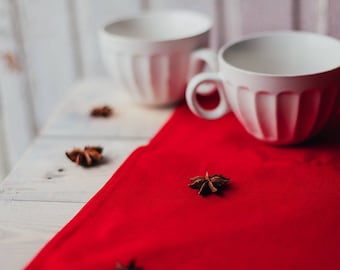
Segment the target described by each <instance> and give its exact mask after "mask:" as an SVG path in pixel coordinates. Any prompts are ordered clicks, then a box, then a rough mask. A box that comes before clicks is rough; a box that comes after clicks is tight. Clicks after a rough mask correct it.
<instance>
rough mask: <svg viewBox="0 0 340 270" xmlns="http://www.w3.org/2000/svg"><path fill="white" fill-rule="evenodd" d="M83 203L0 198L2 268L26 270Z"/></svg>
mask: <svg viewBox="0 0 340 270" xmlns="http://www.w3.org/2000/svg"><path fill="white" fill-rule="evenodd" d="M82 206H83V204H82V203H54V202H49V203H46V202H18V201H1V200H0V213H1V214H0V269H4V270H5V269H6V270H18V269H23V267H24V266H25V265H26V264H27V263H28V262H29V261H30V260H31V259H32V258H33V257H34V256H35V254H36V253H37V252H38V251H39V250H40V249H41V248H42V247H43V246H44V245H45V244H46V242H47V241H48V240H49V239H50V238H52V236H53V235H54V234H55V233H56V232H57V231H58V230H60V229H61V228H62V227H63V226H64V225H65V224H66V223H67V222H68V221H69V220H70V219H71V218H72V217H73V216H74V215H75V214H76V213H77V212H78V211H79V210H80V209H81V207H82Z"/></svg>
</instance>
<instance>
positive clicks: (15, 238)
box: [0, 79, 173, 270]
mask: <svg viewBox="0 0 340 270" xmlns="http://www.w3.org/2000/svg"><path fill="white" fill-rule="evenodd" d="M105 104H107V105H110V106H112V107H113V108H114V115H113V117H111V118H91V117H90V116H89V111H90V110H91V108H92V107H94V106H96V105H105ZM172 110H173V109H172V108H163V109H155V108H146V107H142V106H138V105H135V104H133V102H132V101H131V100H130V97H129V95H128V94H127V93H125V92H124V91H122V90H121V89H116V88H115V87H114V86H113V85H112V84H111V83H110V81H108V80H106V79H93V80H87V81H82V82H79V83H76V84H75V85H74V86H73V87H72V88H71V89H70V93H69V95H68V96H67V97H66V98H65V100H63V101H62V102H61V104H60V106H59V107H58V108H57V110H56V111H55V113H54V114H53V115H52V116H51V117H50V119H49V122H48V124H47V126H46V127H45V128H44V129H43V130H42V132H41V134H40V135H39V136H38V137H37V138H36V140H35V141H34V142H33V144H32V145H31V146H30V148H29V149H28V150H27V151H26V153H25V154H24V155H23V156H22V158H21V160H20V161H19V162H18V163H17V164H16V166H15V168H14V169H13V170H12V172H11V173H10V174H9V176H8V177H7V178H6V179H5V180H4V181H2V182H1V183H0V269H4V270H11V269H22V268H23V267H24V266H25V265H26V264H27V263H28V262H29V261H30V260H31V259H32V257H33V256H34V255H35V254H36V253H37V252H38V251H39V250H40V249H41V248H42V247H43V246H44V244H45V243H46V242H47V241H48V240H49V239H50V238H52V237H53V235H54V234H55V233H56V232H57V231H58V230H59V229H61V228H62V227H63V226H64V225H65V224H66V223H67V222H68V221H69V220H70V219H71V218H72V217H73V216H74V215H75V214H76V213H77V212H78V211H79V210H80V209H81V207H82V206H83V205H84V204H85V203H86V202H87V201H88V200H89V199H90V198H91V197H92V196H93V195H94V194H95V193H96V192H97V191H98V190H99V189H100V188H101V187H102V186H103V185H104V184H105V182H106V181H107V180H108V179H109V178H110V176H111V175H112V174H113V173H114V172H115V170H116V169H117V168H118V167H119V166H120V165H121V164H122V163H123V162H124V160H125V159H126V158H127V157H128V156H129V154H130V153H131V152H132V151H133V150H134V149H136V148H137V147H138V146H141V145H143V144H146V143H147V142H148V141H149V139H150V138H151V137H152V136H153V135H154V134H155V133H156V132H157V131H158V130H159V129H160V127H161V126H162V125H163V124H164V123H165V122H166V120H167V119H168V118H169V116H170V115H171V112H172ZM85 145H100V146H102V147H103V148H104V152H103V154H104V156H105V160H106V162H105V163H104V164H102V165H100V166H97V167H91V168H87V169H85V168H82V167H81V166H78V165H76V164H75V163H72V162H71V161H70V160H68V159H67V157H66V156H65V151H68V150H72V149H73V147H83V146H85Z"/></svg>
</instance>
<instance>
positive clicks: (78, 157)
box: [65, 146, 103, 167]
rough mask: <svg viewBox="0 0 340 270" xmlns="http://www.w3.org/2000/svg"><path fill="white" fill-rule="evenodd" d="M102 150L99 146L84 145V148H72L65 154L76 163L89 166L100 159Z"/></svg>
mask: <svg viewBox="0 0 340 270" xmlns="http://www.w3.org/2000/svg"><path fill="white" fill-rule="evenodd" d="M102 152H103V148H102V147H100V146H85V148H84V149H80V148H74V149H73V150H72V151H69V152H66V153H65V154H66V156H67V157H68V158H69V159H70V160H71V161H73V162H75V163H77V164H78V165H81V166H84V167H90V166H93V165H95V164H97V163H98V162H99V161H101V160H102V158H103V157H102Z"/></svg>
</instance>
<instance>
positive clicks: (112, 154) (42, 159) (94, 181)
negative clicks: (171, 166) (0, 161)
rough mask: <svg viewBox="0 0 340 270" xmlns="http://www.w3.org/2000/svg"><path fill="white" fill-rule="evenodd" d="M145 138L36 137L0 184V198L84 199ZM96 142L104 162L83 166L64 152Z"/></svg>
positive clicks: (142, 142) (88, 196) (90, 194)
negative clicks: (101, 148)
mask: <svg viewBox="0 0 340 270" xmlns="http://www.w3.org/2000/svg"><path fill="white" fill-rule="evenodd" d="M146 143H147V140H141V139H136V140H133V139H131V140H118V139H115V140H113V139H93V138H92V139H89V138H88V139H86V138H74V139H67V138H65V139H60V138H47V137H45V138H41V137H40V138H38V139H37V140H36V141H35V143H34V144H33V145H32V146H31V147H30V149H29V150H28V151H27V152H26V153H25V154H24V155H23V157H22V159H21V160H20V161H19V162H18V163H17V165H16V166H15V168H14V169H13V170H12V171H11V173H10V174H9V176H8V177H7V178H6V179H5V180H4V181H3V182H2V183H1V184H0V200H20V201H22V200H25V201H47V202H48V201H53V202H87V201H88V200H89V199H90V198H91V197H92V196H93V195H94V194H95V193H96V192H97V191H98V190H99V189H100V188H101V187H102V186H103V185H104V184H105V183H106V181H107V180H108V179H109V178H110V176H111V175H112V174H113V172H114V171H115V170H116V169H117V168H118V167H119V166H120V165H121V164H122V163H123V161H125V159H126V158H127V157H128V156H129V155H130V153H131V152H132V151H133V150H134V149H136V148H137V147H139V146H141V145H144V144H146ZM86 145H91V146H96V145H100V146H102V147H103V148H104V152H103V155H104V162H103V163H102V164H100V165H97V166H95V167H90V168H83V167H81V166H79V165H77V164H75V163H73V162H71V161H70V160H68V158H67V157H66V156H65V151H70V150H72V149H73V148H74V147H84V146H86Z"/></svg>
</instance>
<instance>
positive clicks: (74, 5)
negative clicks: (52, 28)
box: [69, 0, 141, 77]
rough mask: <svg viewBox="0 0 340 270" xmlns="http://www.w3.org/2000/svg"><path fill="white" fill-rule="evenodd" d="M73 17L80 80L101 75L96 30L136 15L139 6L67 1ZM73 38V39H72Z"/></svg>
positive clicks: (116, 0)
mask: <svg viewBox="0 0 340 270" xmlns="http://www.w3.org/2000/svg"><path fill="white" fill-rule="evenodd" d="M69 7H70V10H71V12H72V14H73V17H74V24H73V25H72V27H75V28H76V29H75V31H74V32H75V33H76V35H77V36H78V37H77V40H76V42H77V48H78V50H77V51H76V53H77V52H78V53H79V54H80V56H79V57H80V62H81V68H82V76H85V77H90V76H95V75H99V74H104V73H105V71H104V68H103V64H102V60H101V55H100V50H99V47H98V30H99V29H100V28H101V27H102V26H103V25H104V24H105V23H107V22H109V21H112V20H115V19H117V18H120V17H124V16H128V15H131V14H134V13H137V12H138V11H140V9H141V2H140V1H135V0H124V1H121V0H102V1H100V2H99V3H98V1H91V0H75V1H69ZM74 38H75V37H74Z"/></svg>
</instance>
